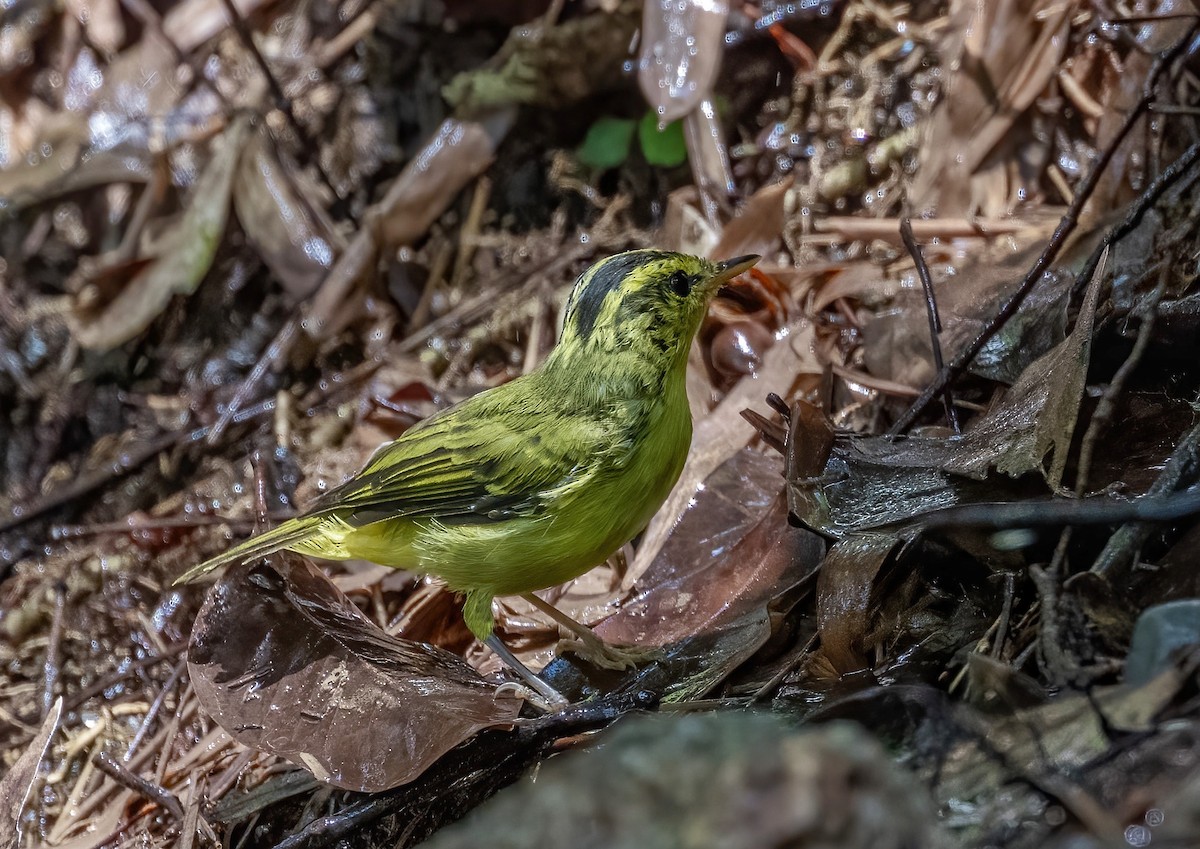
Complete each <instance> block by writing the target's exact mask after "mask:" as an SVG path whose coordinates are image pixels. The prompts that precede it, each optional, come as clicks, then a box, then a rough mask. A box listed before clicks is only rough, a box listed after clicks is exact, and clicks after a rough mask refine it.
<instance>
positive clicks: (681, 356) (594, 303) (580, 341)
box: [552, 250, 759, 369]
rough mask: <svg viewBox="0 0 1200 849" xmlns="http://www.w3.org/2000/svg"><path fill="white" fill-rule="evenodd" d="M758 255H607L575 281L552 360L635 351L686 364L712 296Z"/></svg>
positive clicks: (663, 362)
mask: <svg viewBox="0 0 1200 849" xmlns="http://www.w3.org/2000/svg"><path fill="white" fill-rule="evenodd" d="M758 259H759V258H758V257H757V256H753V255H751V256H741V257H737V258H736V259H731V260H728V261H726V262H710V261H708V260H706V259H701V258H700V257H696V256H689V255H687V254H679V253H670V252H667V251H656V250H638V251H628V252H626V253H621V254H616V255H615V256H610V257H608V258H607V259H602V260H600V261H599V262H597V263H596V264H595V265H593V266H591V267H590V268H588V270H587V271H585V272H584V273H583V274H582V275H581V276H580V277H579V279H578V280H577V281H576V282H575V288H574V289H572V291H571V296H570V298H569V300H568V301H567V311H566V317H565V318H564V320H563V332H562V336H561V338H560V340H559V344H558V347H557V348H556V349H555V351H554V353H553V354H552V360H557V361H560V362H561V361H564V360H566V359H568V358H571V357H574V356H575V355H577V354H579V353H582V352H594V353H616V352H622V351H627V352H634V353H636V354H638V355H639V356H640V357H641V358H642V359H649V360H655V361H661V367H662V368H664V369H665V368H668V367H670V366H671V365H673V364H676V365H679V366H682V365H683V363H684V362H685V361H686V360H687V352H688V348H689V347H690V346H691V343H692V337H693V336H694V335H695V334H696V331H697V330H698V329H699V327H700V322H701V320H702V319H703V318H704V314H705V311H706V310H707V307H708V302H709V300H711V298H712V296H713V295H715V294H716V292H717V290H718V289H719V288H721V285H722V284H723V283H725V282H727V281H728V280H731V279H732V278H734V277H736V276H737V275H739V274H741V273H742V272H743V271H746V270H747V269H749V268H750V267H751V266H752V265H754V263H756V262H758Z"/></svg>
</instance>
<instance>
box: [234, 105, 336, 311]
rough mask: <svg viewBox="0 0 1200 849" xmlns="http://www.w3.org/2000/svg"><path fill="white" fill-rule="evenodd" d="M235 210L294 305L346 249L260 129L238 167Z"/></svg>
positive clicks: (317, 282)
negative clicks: (341, 250)
mask: <svg viewBox="0 0 1200 849" xmlns="http://www.w3.org/2000/svg"><path fill="white" fill-rule="evenodd" d="M233 207H234V209H235V210H236V211H237V216H238V221H239V222H240V223H241V225H242V229H243V230H245V231H246V236H247V237H248V238H249V239H250V241H251V243H252V244H253V245H254V248H255V250H257V251H258V255H259V256H260V257H262V259H263V262H265V263H266V264H267V267H268V268H270V269H271V272H272V273H273V274H274V275H275V277H276V278H277V279H278V280H279V282H280V283H281V284H282V285H283V287H284V289H286V290H287V292H288V294H290V295H291V296H292V297H293V298H295V299H296V300H300V299H302V298H306V297H308V296H309V295H311V294H312V293H313V291H314V290H315V289H316V288H317V286H319V285H320V284H321V281H322V280H324V279H325V276H326V274H327V273H328V271H329V268H330V266H332V265H333V261H334V258H335V256H336V254H337V253H338V252H339V251H340V249H341V248H342V247H344V245H342V244H341V240H340V239H339V238H338V237H337V236H336V235H335V234H334V232H333V229H332V227H331V226H330V225H329V223H328V221H327V220H326V218H325V216H324V214H323V212H322V210H321V209H320V206H319V205H318V204H317V203H314V202H312V201H310V200H309V198H307V197H305V195H304V193H303V192H302V191H301V189H300V187H299V186H298V185H297V184H296V181H295V176H294V175H293V174H290V173H289V172H288V169H287V167H286V166H285V165H284V164H283V162H282V161H281V160H280V158H279V156H278V155H277V154H276V152H275V150H274V148H273V146H272V145H271V143H270V142H269V141H268V140H267V138H266V136H265V131H264V130H262V129H260V130H259V131H257V132H255V133H254V134H253V135H252V136H251V137H250V139H249V142H248V143H247V145H246V149H245V150H244V151H243V153H242V156H241V159H240V160H239V162H238V168H237V177H236V179H235V181H234V186H233Z"/></svg>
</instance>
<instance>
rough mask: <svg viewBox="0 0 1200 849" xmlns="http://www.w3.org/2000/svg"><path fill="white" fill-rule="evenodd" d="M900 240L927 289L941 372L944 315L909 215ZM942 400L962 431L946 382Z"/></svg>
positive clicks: (935, 355)
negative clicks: (939, 335) (938, 304)
mask: <svg viewBox="0 0 1200 849" xmlns="http://www.w3.org/2000/svg"><path fill="white" fill-rule="evenodd" d="M900 241H902V242H904V247H905V248H907V249H908V253H909V255H910V256H912V260H913V264H914V265H916V267H917V277H918V279H920V281H921V288H922V289H923V290H924V291H925V312H926V314H927V315H928V317H929V344H930V346H931V347H932V348H933V367H934V368H935V369H937V370H938V371H939V372H940V371H941V370H942V369H943V368H945V367H946V364H945V363H944V362H943V361H942V343H941V340H940V339H939V338H938V334H939V333H941V332H942V317H941V316H940V315H938V308H937V296H936V295H935V294H934V292H933V278H932V277H931V276H930V274H929V265H928V264H927V263H926V262H925V255H924V254H923V253H921V246H920V245H918V244H917V239H916V237H915V236H913V229H912V220H911V219H910V218H909V217H908V216H907V215H906V216H904V217H903V218H901V219H900ZM942 402H943V403H944V404H945V405H946V421H947V422H949V423H950V427H952V428H954V432H955V433H962V427H961V426H960V425H959V423H958V411H957V410H955V409H954V396H953V395H952V394H951V391H950V385H949V384H946V386H945V388H944V389H943V391H942Z"/></svg>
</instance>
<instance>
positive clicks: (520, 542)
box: [298, 381, 692, 595]
mask: <svg viewBox="0 0 1200 849" xmlns="http://www.w3.org/2000/svg"><path fill="white" fill-rule="evenodd" d="M676 391H678V392H679V393H682V391H683V387H682V381H680V382H679V385H678V388H677V390H676ZM674 394H675V392H673V391H671V390H668V391H667V396H673V395H674ZM691 430H692V427H691V416H690V414H689V412H688V406H687V403H686V400H684V401H683V403H680V402H679V400H678V399H675V398H673V397H664V398H661V399H658V400H657V402H656V403H654V404H653V405H652V407H651V409H650V410H649V411H648V415H647V420H646V421H645V423H644V424H643V425H642V426H641V427H638V428H636V432H637V436H636V437H635V438H634V439H633V440H632V441H631V442H630V444H629V446H628V448H627V449H626V450H623V451H621V452H617V453H613V452H600V451H598V452H597V454H596V459H595V465H594V466H593V467H592V468H583V469H580V470H579V475H578V478H577V481H576V482H574V483H572V484H571V485H569V486H567V487H564V488H563V489H562V490H561V491H559V492H557V493H555V496H554V497H553V498H551V499H549V500H548V503H547V506H546V508H545V509H544V510H543V511H541V512H540V513H539V514H537V515H534V516H528V517H524V516H522V517H515V518H507V519H502V520H498V521H483V522H480V521H470V522H446V521H439V520H436V519H415V520H410V519H394V520H385V521H381V522H376V523H374V524H371V525H366V526H363V527H351V526H349V525H346V524H334V523H337V520H336V519H330V520H329V521H330V523H331V524H330V525H329V526H328V527H326V528H323V533H322V534H320V535H319V536H318V537H315V538H314V539H313V542H312V545H311V546H309V545H304V546H298V548H301V549H302V550H303V551H304V552H305V553H308V554H313V555H316V556H320V557H333V558H336V559H343V558H356V559H363V560H370V561H372V562H375V563H381V564H384V565H388V566H393V567H396V568H402V569H411V570H413V571H417V572H421V573H423V574H430V575H435V576H437V577H439V578H441V579H442V580H444V581H445V582H446V584H447V585H448V586H449V587H450V588H451V589H455V590H468V589H469V590H482V591H486V592H489V593H491V594H493V595H514V594H518V593H524V592H530V591H533V590H539V589H544V588H545V587H551V586H555V585H557V584H561V583H563V582H564V581H568V580H570V579H572V578H576V577H578V576H579V575H581V574H583V573H584V572H586V571H588V570H589V569H591V568H592V567H594V566H597V565H599V564H600V563H602V562H603V561H604V560H605V558H607V557H608V556H609V555H610V554H612V553H613V552H614V551H616V550H617V549H618V548H620V547H621V546H622V545H623V544H625V543H626V542H628V541H629V540H630V539H632V538H633V536H634V535H635V534H637V533H638V531H640V530H641V529H642V528H644V527H645V526H646V524H647V523H648V522H649V521H650V518H651V517H652V516H653V515H654V513H655V512H656V511H657V510H658V508H659V507H660V506H661V505H662V503H663V501H665V500H666V497H667V495H668V494H669V493H670V491H671V487H672V486H674V484H675V481H676V480H677V479H678V478H679V473H680V471H681V470H682V468H683V463H684V461H685V460H686V458H687V452H688V447H689V444H690V442H691Z"/></svg>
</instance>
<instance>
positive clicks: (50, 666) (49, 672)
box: [42, 581, 67, 719]
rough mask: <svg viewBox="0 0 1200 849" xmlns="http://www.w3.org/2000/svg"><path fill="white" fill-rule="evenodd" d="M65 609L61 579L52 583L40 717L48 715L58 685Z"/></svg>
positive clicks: (65, 588) (43, 717)
mask: <svg viewBox="0 0 1200 849" xmlns="http://www.w3.org/2000/svg"><path fill="white" fill-rule="evenodd" d="M66 610H67V585H66V584H65V583H63V582H62V581H56V582H55V584H54V618H53V620H52V621H51V623H50V639H49V641H48V642H47V644H46V663H45V665H44V666H43V670H44V678H45V683H44V685H43V689H42V719H45V718H46V717H47V716H49V715H50V709H51V708H52V707H53V706H54V702H55V697H54V691H55V689H57V687H58V677H59V673H60V672H61V669H62V668H61V666H60V664H59V655H60V654H61V649H62V630H63V621H64V619H65V618H66V616H65V614H66Z"/></svg>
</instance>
